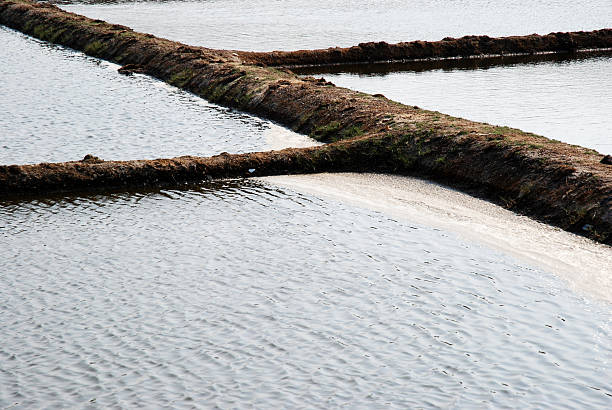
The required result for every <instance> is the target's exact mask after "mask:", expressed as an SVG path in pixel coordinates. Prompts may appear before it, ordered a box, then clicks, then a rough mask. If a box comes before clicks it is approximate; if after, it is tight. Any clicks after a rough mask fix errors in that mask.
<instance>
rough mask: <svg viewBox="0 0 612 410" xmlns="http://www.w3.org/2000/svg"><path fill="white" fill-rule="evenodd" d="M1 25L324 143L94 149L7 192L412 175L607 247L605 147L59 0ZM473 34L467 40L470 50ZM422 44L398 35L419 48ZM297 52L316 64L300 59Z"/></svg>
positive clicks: (19, 179) (4, 14)
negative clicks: (175, 151) (207, 152)
mask: <svg viewBox="0 0 612 410" xmlns="http://www.w3.org/2000/svg"><path fill="white" fill-rule="evenodd" d="M0 23H1V24H4V25H7V26H9V27H12V28H14V29H17V30H20V31H22V32H24V33H26V34H29V35H33V36H35V37H38V38H40V39H42V40H47V41H51V42H55V43H58V44H62V45H65V46H69V47H72V48H74V49H77V50H82V51H84V52H85V53H87V54H89V55H92V56H95V57H99V58H103V59H106V60H109V61H113V62H116V63H119V64H122V65H124V66H125V67H124V69H123V70H122V71H124V72H129V71H138V72H143V73H146V74H148V75H151V76H154V77H157V78H159V79H161V80H163V81H166V82H168V83H170V84H173V85H175V86H177V87H180V88H183V89H185V90H189V91H191V92H193V93H195V94H197V95H199V96H202V97H204V98H206V99H208V100H210V101H213V102H216V103H219V104H222V105H226V106H230V107H234V108H238V109H241V110H244V111H247V112H250V113H253V114H256V115H259V116H262V117H264V118H268V119H272V120H275V121H278V122H279V123H281V124H283V125H285V126H287V127H290V128H292V129H294V130H296V131H298V132H301V133H305V134H309V135H311V136H312V137H313V138H316V139H318V140H320V141H324V142H328V144H327V145H324V146H321V147H315V148H303V149H286V150H282V151H272V152H264V153H250V154H240V155H230V154H223V155H220V156H215V157H211V158H196V157H181V158H174V159H165V160H141V161H100V160H97V159H95V158H89V159H87V160H84V161H77V162H67V163H59V164H38V165H23V166H18V165H12V166H2V167H0V197H8V196H17V195H32V194H36V195H44V194H45V193H51V192H69V191H81V190H103V189H133V188H138V187H142V186H159V185H175V184H180V183H184V182H188V181H201V180H206V179H208V178H227V177H246V176H263V175H274V174H291V173H312V172H331V171H374V172H391V173H399V174H412V175H414V174H418V175H421V176H427V177H429V178H431V179H435V180H438V181H443V182H445V183H448V184H451V185H453V186H455V187H459V188H461V189H464V190H467V191H469V192H472V193H476V194H478V195H480V196H482V197H485V198H488V199H490V200H493V201H495V202H497V203H501V204H503V205H504V206H506V207H507V208H510V209H513V210H516V211H518V212H522V213H524V214H527V215H530V216H532V217H535V218H538V219H540V220H543V221H546V222H548V223H551V224H554V225H557V226H560V227H562V228H563V229H566V230H569V231H573V232H578V233H580V234H583V235H586V236H589V237H591V238H593V239H596V240H598V241H601V242H604V243H608V244H611V243H612V166H610V165H606V164H602V163H601V160H602V157H603V156H602V155H600V154H598V153H597V152H595V151H593V150H590V149H586V148H582V147H577V146H571V145H568V144H564V143H561V142H558V141H553V140H549V139H546V138H544V137H540V136H537V135H533V134H529V133H525V132H522V131H520V130H516V129H511V128H507V127H493V126H490V125H488V124H483V123H477V122H473V121H468V120H464V119H460V118H454V117H451V116H448V115H444V114H440V113H437V112H431V111H426V110H421V109H419V108H417V107H411V106H406V105H403V104H399V103H396V102H394V101H390V100H388V99H386V98H385V97H384V96H381V95H375V96H372V95H367V94H364V93H359V92H355V91H352V90H348V89H344V88H340V87H335V86H334V85H333V84H331V83H328V82H326V81H325V80H322V79H319V80H317V79H314V78H299V77H298V76H296V75H295V74H293V73H292V72H291V71H289V70H287V69H283V68H281V69H276V68H270V67H266V66H265V64H264V62H265V61H267V60H265V58H269V59H273V58H277V57H275V55H276V54H275V53H242V52H233V51H227V50H212V49H207V48H203V47H192V46H186V45H184V44H180V43H177V42H172V41H169V40H164V39H159V38H156V37H154V36H152V35H149V34H142V33H137V32H134V31H132V30H131V29H129V28H127V27H124V26H120V25H113V24H107V23H105V22H103V21H100V20H92V19H89V18H86V17H83V16H78V15H75V14H72V13H68V12H65V11H62V10H60V9H59V8H57V7H54V6H52V5H47V4H35V3H32V2H30V1H27V0H2V1H0ZM611 33H612V30H599V31H596V32H589V33H561V34H559V33H557V34H554V35H548V36H538V37H534V36H525V37H523V38H522V39H523V40H524V41H522V40H521V41H519V40H520V39H521V37H511V38H506V39H489V38H488V37H487V38H485V37H470V38H467V40H466V38H464V39H459V40H451V39H445V40H443V41H442V42H437V45H436V44H434V43H436V42H434V43H424V42H417V43H418V44H421V46H418V47H423V48H425V49H426V48H427V47H429V46H427V47H425V46H423V44H425V45H427V44H430V45H431V47H432V49H433V50H446V49H448V50H451V51H452V50H455V49H453V48H452V47H446V46H447V45H448V44H452V43H453V41H455V42H456V44H458V46H457V47H459V50H462V51H461V53H467V52H470V50H472V52H487V53H489V52H493V51H492V50H493V49H485V48H484V44H493V45H495V47H497V48H495V50H496V51H495V52H496V53H504V52H505V51H504V50H505V49H504V47H509V46H508V45H512V44H514V45H516V44H519V45H521V47H523V48H522V49H521V50H523V51H524V52H529V48H528V47H527V45H529V44H531V45H532V48H533V50H534V52H535V51H537V52H540V51H559V50H561V49H567V48H578V47H587V48H593V47H611V46H612V35H611ZM468 40H469V41H468ZM485 40H486V41H485ZM466 41H468V43H469V44H471V46H470V47H471V48H470V47H467V46H465V42H466ZM417 43H402V44H409V45H410V44H412V46H411V47H417V45H415V44H417ZM379 44H380V43H379ZM476 45H477V47H476ZM536 46H537V47H536ZM359 47H360V49H361V50H364V51H363V52H362V55H363V56H365V57H367V58H371V59H372V60H377V59H380V57H381V55H380V49H386V50H393V49H394V47H386V46H385V47H363V45H361V46H359ZM398 47H399V46H398ZM406 47H407V46H401V47H400V48H402V49H406ZM418 47H417V48H418ZM445 47H446V48H445ZM466 47H467V48H466ZM513 47H514V46H513ZM547 47H548V49H547ZM408 48H409V47H408ZM348 50H350V49H348ZM487 50H489V51H487ZM512 50H515V49H511V50H510V52H515V51H512ZM319 51H320V50H319ZM394 52H395V51H394ZM437 52H438V54H440V53H442V51H437ZM452 52H453V53H456V50H455V51H452ZM299 53H303V52H298V54H291V56H292V57H291V58H294V56H295V55H299ZM304 53H306V54H308V52H304ZM313 53H314V54H313V55H316V54H317V53H316V52H313ZM329 53H331V54H334V52H333V51H330V52H328V54H329ZM351 53H352V52H347V55H352V54H351ZM377 53H378V54H377ZM323 54H324V53H323ZM383 54H384V53H383ZM384 55H386V54H384ZM461 55H463V54H461ZM266 56H267V57H266ZM368 56H370V57H368ZM402 56H403V57H402V58H406V57H405V55H404V54H402ZM437 56H438V57H439V56H440V55H437ZM420 57H422V56H419V58H420ZM351 58H352V57H351ZM386 59H390V58H386ZM277 60H278V59H277ZM270 61H271V60H270ZM275 61H276V60H275ZM298 61H302V62H304V63H308V64H310V63H312V60H308V59H306V58H304V60H298ZM314 61H315V63H316V61H319V60H316V59H315V60H314ZM321 62H326V61H321Z"/></svg>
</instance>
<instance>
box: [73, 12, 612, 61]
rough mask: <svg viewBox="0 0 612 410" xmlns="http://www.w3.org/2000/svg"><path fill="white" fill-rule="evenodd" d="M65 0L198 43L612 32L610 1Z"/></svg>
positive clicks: (280, 46) (298, 45) (266, 46)
mask: <svg viewBox="0 0 612 410" xmlns="http://www.w3.org/2000/svg"><path fill="white" fill-rule="evenodd" d="M62 3H72V4H64V5H62V7H63V8H65V9H66V10H69V11H73V12H75V13H79V14H84V15H86V16H90V17H94V18H100V19H104V20H108V21H111V22H113V23H120V24H125V25H127V26H130V27H132V28H134V29H136V30H138V31H143V32H146V33H152V34H155V35H159V36H162V37H166V38H169V39H172V40H177V41H182V42H184V43H187V44H192V45H202V46H206V47H213V48H230V49H239V50H261V51H269V50H273V49H275V50H297V49H310V48H327V47H334V46H341V47H346V46H352V45H355V44H357V43H361V42H367V41H388V42H392V43H397V42H400V41H411V40H440V39H442V38H444V37H447V36H451V37H460V36H464V35H472V34H487V35H491V36H504V35H519V34H531V33H540V34H546V33H549V32H553V31H578V30H595V29H600V28H604V27H610V22H611V21H612V5H611V4H610V1H609V0H593V1H567V0H544V1H538V2H529V3H528V4H526V3H525V2H524V1H519V0H505V1H499V0H497V1H491V0H471V1H467V0H433V1H432V0H416V1H410V2H407V1H403V0H385V1H372V0H357V1H355V0H336V1H326V0H314V1H308V2H305V1H302V0H272V1H253V0H203V1H147V0H145V1H136V2H134V1H123V0H119V1H113V0H110V1H109V0H84V1H79V0H76V1H68V2H62Z"/></svg>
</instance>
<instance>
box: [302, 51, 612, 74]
mask: <svg viewBox="0 0 612 410" xmlns="http://www.w3.org/2000/svg"><path fill="white" fill-rule="evenodd" d="M596 57H612V50H608V49H606V50H585V51H578V52H574V53H555V54H533V55H507V56H491V57H475V58H451V59H437V60H420V61H405V62H379V63H366V64H334V65H326V66H308V67H292V68H291V69H292V70H293V71H294V72H295V73H296V74H300V75H312V74H339V73H346V74H359V75H370V76H384V75H387V74H389V73H396V72H416V73H418V72H424V71H433V70H443V71H452V70H487V69H490V68H495V67H499V66H517V65H529V64H539V63H544V62H553V63H560V64H562V63H567V62H572V61H582V60H588V59H591V58H596Z"/></svg>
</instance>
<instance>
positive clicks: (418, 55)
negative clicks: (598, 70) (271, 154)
mask: <svg viewBox="0 0 612 410" xmlns="http://www.w3.org/2000/svg"><path fill="white" fill-rule="evenodd" d="M610 47H612V29H603V30H596V31H588V32H584V31H578V32H570V33H550V34H546V35H539V34H530V35H528V36H512V37H497V38H492V37H489V36H465V37H461V38H452V37H447V38H445V39H443V40H440V41H411V42H408V43H398V44H388V43H385V42H384V41H381V42H378V43H361V44H359V45H357V46H353V47H349V48H339V47H335V48H327V49H322V50H299V51H274V52H246V51H236V53H237V54H238V55H239V56H240V58H242V60H243V61H244V62H245V63H251V64H256V63H260V64H266V65H269V66H302V65H322V64H350V63H373V62H381V61H383V62H386V61H407V60H418V59H440V58H454V57H472V56H490V55H507V54H536V53H547V52H555V53H558V52H572V51H576V50H581V49H596V48H610Z"/></svg>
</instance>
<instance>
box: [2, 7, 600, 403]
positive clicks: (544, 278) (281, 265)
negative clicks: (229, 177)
mask: <svg viewBox="0 0 612 410" xmlns="http://www.w3.org/2000/svg"><path fill="white" fill-rule="evenodd" d="M223 4H225V6H226V7H227V10H228V11H226V14H227V15H229V10H230V8H231V7H233V14H232V18H233V19H234V20H233V22H234V23H232V24H222V23H220V21H221V20H220V16H222V14H215V13H217V11H218V10H219V9H220V8H222V6H223ZM242 4H249V3H242ZM250 4H251V7H250V8H249V7H246V6H245V7H242V8H240V7H238V5H237V2H207V3H205V4H204V3H198V4H194V3H184V4H177V3H172V4H170V5H169V4H167V3H138V4H114V5H107V6H104V7H99V6H95V7H93V6H83V7H92V8H91V9H90V10H98V9H99V10H104V9H105V8H108V9H109V10H112V8H113V7H126V8H128V9H132V10H133V12H132V13H128V12H118V13H119V14H120V15H121V16H124V17H125V16H132V17H133V18H135V17H136V16H138V15H140V18H141V19H142V21H145V20H146V19H147V18H152V20H151V21H152V22H153V23H155V24H158V25H159V27H162V26H164V25H165V24H166V20H169V21H171V20H173V19H175V18H176V19H179V18H186V20H185V21H186V22H187V23H189V21H191V22H199V23H198V24H197V27H200V29H198V30H200V31H198V30H196V31H193V30H195V28H194V27H196V25H195V23H194V26H193V27H192V31H191V32H190V33H191V34H190V35H192V36H201V38H202V39H206V38H207V36H206V35H205V30H211V31H210V32H209V35H208V37H209V38H210V39H214V38H217V39H221V38H225V39H226V40H225V41H228V44H229V43H230V42H232V41H234V42H235V43H236V44H239V43H240V41H243V40H244V44H245V45H244V47H240V46H239V45H237V46H236V47H235V48H249V47H248V44H249V43H248V41H251V42H252V43H251V44H255V42H256V41H258V42H259V43H260V44H261V45H262V48H263V49H267V48H274V47H268V46H269V45H270V44H272V43H271V42H269V43H266V42H267V41H268V40H267V38H276V40H275V41H278V42H279V43H281V42H284V41H285V40H286V43H284V44H296V43H298V42H300V41H303V40H304V38H306V40H308V37H300V34H299V33H300V31H299V30H298V31H295V32H294V35H293V36H289V37H286V38H282V37H280V38H278V37H275V36H277V35H278V34H277V33H276V32H274V30H276V28H274V27H272V28H271V30H272V31H271V32H270V33H269V34H266V35H261V36H258V33H259V34H261V32H257V31H249V30H254V29H255V28H258V29H259V30H262V27H263V26H258V25H257V24H254V22H256V21H258V19H261V18H264V17H265V13H264V17H261V15H258V14H257V13H256V12H255V9H254V8H253V5H255V4H256V3H253V2H251V3H250ZM264 4H265V6H263V8H262V9H261V10H268V14H267V16H268V17H267V18H269V19H272V18H275V17H274V16H277V15H278V13H281V11H280V10H277V9H279V8H282V7H281V6H284V5H292V4H294V3H291V2H282V3H277V2H269V3H264ZM317 4H322V3H310V5H309V7H311V8H312V7H315V10H310V12H311V13H312V16H316V15H317V13H318V16H319V18H320V19H322V21H323V22H322V23H320V24H323V23H325V18H329V16H330V14H328V13H327V12H326V11H325V10H327V9H326V8H325V7H328V8H336V7H338V10H340V6H336V5H334V6H330V5H327V6H321V7H320V8H319V9H318V11H317V10H316V7H317ZM338 4H343V3H338ZM364 4H365V3H364ZM368 4H369V6H368V7H369V8H370V9H373V8H374V6H375V4H380V3H374V2H371V3H368ZM393 4H399V3H393ZM432 4H438V3H432ZM440 4H442V3H440ZM444 4H450V3H449V2H444ZM457 4H463V5H464V6H465V3H457ZM517 4H518V3H517ZM547 4H553V3H551V2H548V3H547ZM554 4H557V3H554ZM559 4H561V3H559ZM591 4H593V3H589V5H588V6H583V7H582V8H580V10H578V9H577V10H576V11H575V12H574V13H571V17H572V18H575V19H577V20H576V21H578V20H580V19H579V18H580V16H582V17H584V21H588V20H589V19H591V17H589V12H588V10H589V9H590V8H591V6H590V5H591ZM170 6H172V7H174V8H173V9H168V7H170ZM196 6H198V7H201V9H200V10H202V9H204V6H206V10H207V13H205V14H202V15H201V16H200V19H199V20H198V18H197V13H196V11H197V10H198V9H197V8H196ZM155 7H160V8H163V7H166V8H165V9H163V10H165V12H166V14H165V15H163V14H160V13H159V12H155V13H158V14H155V13H153V12H149V11H151V10H153V9H152V8H155ZM189 7H192V9H191V10H192V12H191V13H189ZM397 7H404V6H397ZM453 7H456V6H452V7H451V10H452V9H453ZM530 7H531V6H530ZM534 7H536V9H534V10H535V11H534V12H533V13H535V14H537V13H538V10H540V9H539V8H543V9H545V6H542V5H540V6H534ZM169 10H176V14H174V13H173V12H169ZM181 10H182V11H181ZM286 10H293V11H292V13H295V14H294V15H295V16H298V15H299V12H300V11H301V12H302V14H303V15H304V22H308V21H309V20H308V18H309V17H308V16H309V15H310V14H308V13H306V11H305V8H304V7H302V8H301V9H299V8H298V9H291V8H287V9H286ZM415 10H416V9H415ZM455 10H457V9H456V8H455ZM483 10H485V11H486V10H489V12H490V13H493V8H492V7H484V8H483ZM517 10H519V9H517ZM559 10H560V9H557V11H559ZM181 13H182V14H181ZM249 13H251V14H249ZM275 13H276V14H275ZM354 13H355V11H354V10H352V11H351V12H349V13H348V14H354ZM383 13H387V11H385V12H383ZM445 13H447V11H446V10H444V11H441V12H440V15H445ZM289 14H290V15H293V14H291V13H289ZM523 14H524V15H525V16H528V15H530V14H529V13H528V12H525V13H523ZM602 14H605V13H602V12H601V9H600V10H599V12H598V13H597V15H595V16H593V18H601V17H602ZM338 15H339V16H344V15H343V14H342V13H339V14H338ZM389 15H394V14H393V13H389ZM410 15H411V14H409V15H408V16H410ZM162 16H164V18H162ZM181 16H182V17H181ZM476 16H477V13H473V19H476ZM553 16H554V17H553ZM563 16H566V17H567V16H570V14H568V13H566V12H563V13H557V14H556V15H550V16H547V17H546V18H548V20H546V19H544V20H543V21H544V23H542V24H543V26H546V25H545V24H548V23H546V21H548V22H550V24H551V25H552V24H553V23H554V21H553V20H555V19H559V18H560V19H562V18H563ZM395 17H396V18H399V17H398V16H395ZM587 17H588V18H587ZM343 18H346V17H343ZM190 19H191V20H190ZM509 20H510V19H509ZM112 21H113V22H117V23H124V24H129V25H133V26H136V25H134V24H131V23H129V22H126V21H125V20H121V19H119V18H117V19H112ZM240 21H242V24H239V23H238V22H240ZM283 21H287V22H289V23H291V18H290V17H289V18H287V19H286V20H283ZM499 21H500V22H501V20H499ZM529 21H530V19H526V20H525V21H524V22H523V23H524V24H525V27H529V26H528V24H527V23H528V22H529ZM572 21H573V20H572ZM593 21H599V20H593ZM204 23H206V24H204ZM213 23H214V24H216V26H215V25H214V24H213ZM289 23H288V24H289ZM294 23H295V19H294ZM515 23H516V24H519V22H515ZM300 24H301V23H300ZM568 24H569V23H568ZM600 25H601V24H598V25H596V27H599V26H600ZM168 27H172V24H168ZM211 27H212V28H211ZM237 27H240V30H238V31H243V30H244V33H246V34H245V35H241V34H237V35H236V34H235V32H236V28H237ZM287 27H288V26H285V27H284V28H283V26H282V24H281V25H280V26H279V28H278V29H279V30H288V28H287ZM304 27H305V28H304V30H303V32H304V33H306V32H307V33H309V35H311V36H312V37H311V38H310V40H312V39H317V41H321V42H325V41H326V39H325V36H326V35H328V34H326V33H328V32H327V31H323V29H321V30H307V26H306V25H305V26H304ZM335 27H336V29H337V30H347V26H346V25H342V24H338V25H335ZM354 27H357V29H359V28H360V27H361V28H362V29H363V30H362V31H361V33H362V34H364V35H367V36H368V37H371V34H370V33H368V32H367V29H366V27H367V25H364V24H362V25H361V26H359V25H355V26H354ZM389 27H391V25H389ZM428 27H431V29H432V30H433V29H435V28H434V24H432V23H430V26H428ZM492 27H493V25H492ZM500 27H501V26H500ZM596 27H592V28H596ZM267 28H269V27H267ZM387 28H388V27H378V29H379V30H386V29H387ZM399 28H401V27H399V26H398V29H399ZM421 28H423V27H421ZM510 28H511V27H510ZM510 28H509V29H510ZM557 28H558V29H564V30H565V29H575V28H576V27H571V28H561V27H557ZM585 28H587V27H585ZM139 29H140V30H143V31H152V32H155V31H154V30H148V29H143V28H139ZM222 29H223V30H225V31H223V30H222ZM406 29H408V30H418V29H419V27H414V26H413V25H412V24H406ZM438 29H439V28H438ZM498 29H500V30H501V29H503V27H502V28H499V27H498ZM326 30H327V28H326ZM423 30H424V31H426V30H428V29H427V27H424V28H423ZM547 30H548V29H547ZM551 30H552V29H551ZM529 31H535V30H529ZM544 31H546V30H544ZM548 31H550V30H548ZM468 32H474V30H468ZM479 32H483V31H479ZM512 32H513V33H515V32H516V30H512ZM447 34H448V33H445V34H444V35H447ZM233 35H235V37H232V36H233ZM332 35H333V32H332ZM402 35H403V34H402ZM444 35H441V36H438V35H436V37H443V36H444ZM349 37H350V43H353V42H354V37H351V36H347V37H346V39H347V41H348V40H349ZM410 37H411V38H424V35H419V36H416V35H414V36H410ZM367 39H371V38H367ZM247 40H248V41H247ZM0 42H1V43H2V45H3V47H1V48H0V61H2V64H0V84H1V85H2V86H1V87H0V93H1V98H0V104H2V105H1V106H0V127H1V129H2V130H3V135H2V138H4V140H3V141H2V145H4V147H3V148H2V150H1V151H0V152H2V154H1V155H0V162H40V161H43V160H45V161H54V160H65V159H78V158H80V157H82V156H83V155H84V154H86V153H92V154H95V155H99V156H101V157H103V158H104V157H108V158H146V157H159V156H176V155H181V154H199V155H208V154H211V153H217V152H220V151H231V152H237V151H248V150H253V149H266V147H268V146H270V141H273V143H274V144H276V145H278V144H279V141H280V142H282V143H284V144H285V145H294V144H297V142H298V141H301V140H299V139H297V138H296V136H295V134H293V133H290V132H288V131H285V130H284V129H282V128H280V127H276V126H274V125H273V124H271V123H269V122H266V121H262V120H259V119H256V118H253V117H251V116H247V115H244V114H242V113H235V112H231V111H228V110H225V109H222V108H219V107H216V106H214V105H211V104H208V103H205V102H202V101H200V100H198V99H197V98H194V97H193V96H191V95H189V94H187V93H183V92H181V91H178V90H176V89H173V88H171V87H167V86H165V85H163V84H160V83H159V82H157V81H154V80H151V79H148V78H146V77H144V76H133V77H123V76H120V75H118V74H116V66H113V65H110V64H107V63H100V62H98V61H97V60H95V59H91V58H89V57H85V56H83V55H82V54H80V53H75V52H72V51H68V50H65V49H62V48H59V47H55V46H48V45H45V44H44V43H41V42H38V41H35V40H32V39H28V38H26V37H24V36H21V35H20V34H17V33H15V32H13V31H10V30H6V29H0ZM188 42H192V41H188ZM192 43H196V42H192ZM305 44H307V42H305ZM5 45H7V46H6V47H5ZM209 45H213V44H209ZM224 46H225V47H229V46H227V45H224ZM305 47H306V46H305ZM308 47H310V45H308ZM288 48H295V47H288ZM482 71H483V72H485V73H486V72H488V71H486V70H482ZM517 75H519V76H520V75H522V74H521V73H520V72H519V73H518V74H517ZM576 75H578V74H576ZM602 81H605V80H603V79H602ZM376 92H380V91H376ZM385 94H388V93H385ZM423 105H424V104H423ZM7 130H8V131H7ZM269 134H271V136H270V135H269ZM139 136H142V138H139ZM336 188H337V187H336ZM369 200H371V201H375V200H376V197H374V198H371V199H369ZM425 205H427V204H425ZM405 206H409V203H406V205H405ZM388 215H389V214H386V213H382V212H376V211H373V210H368V209H367V208H362V207H358V206H354V205H349V204H347V203H346V202H339V201H336V200H332V199H325V200H323V199H319V198H318V197H316V196H313V195H309V194H305V193H300V192H299V191H296V190H293V189H290V188H282V189H281V188H278V187H277V186H275V185H272V184H270V183H264V182H257V181H244V182H238V181H234V182H232V181H228V182H219V183H214V184H204V185H202V186H199V187H198V186H193V187H190V188H189V189H187V188H185V189H183V190H163V191H152V192H140V193H131V194H114V195H112V194H110V195H97V196H81V197H69V198H56V199H49V200H44V201H31V202H20V203H12V202H4V203H0V258H1V259H2V261H3V263H2V267H3V269H2V270H0V318H1V320H0V335H1V336H0V408H4V407H10V406H14V407H17V408H32V407H45V408H47V407H49V408H53V407H77V408H78V407H99V408H108V407H130V408H131V407H137V406H138V407H149V408H151V407H173V408H174V407H179V408H183V407H184V408H192V407H197V408H202V407H207V408H208V407H213V406H215V405H218V406H219V407H221V408H244V407H255V408H279V407H311V408H312V407H318V408H329V407H340V406H344V407H349V408H366V407H367V408H372V407H374V408H377V407H383V406H391V407H395V408H407V407H433V406H440V407H460V408H473V407H495V408H498V407H513V408H543V407H549V408H562V407H568V408H609V407H610V406H611V405H612V387H611V386H610V382H609V380H611V379H612V370H611V369H610V360H611V359H612V347H611V346H610V340H611V336H612V335H611V333H612V329H611V325H612V310H611V309H610V304H607V303H605V302H597V301H594V300H591V299H590V298H588V297H584V296H581V295H579V294H577V293H575V292H572V291H571V290H569V289H568V286H567V284H566V283H565V282H563V281H562V280H560V279H559V278H558V277H557V276H556V275H555V273H554V272H545V271H542V270H537V269H534V268H533V267H530V266H529V265H527V264H525V263H523V262H520V261H519V260H517V259H514V257H512V256H509V255H508V254H506V253H503V252H498V251H493V250H491V249H489V248H488V247H486V246H483V245H479V244H476V243H474V242H471V241H467V240H463V239H461V238H459V237H457V236H455V235H454V234H451V233H449V232H448V231H445V230H442V229H433V228H431V227H428V226H426V225H423V224H416V223H412V222H410V221H409V220H408V219H403V218H392V217H390V216H388ZM544 240H545V239H544ZM553 256H554V255H553ZM551 257H552V256H551Z"/></svg>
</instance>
